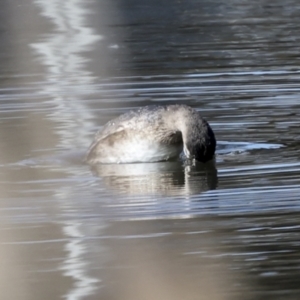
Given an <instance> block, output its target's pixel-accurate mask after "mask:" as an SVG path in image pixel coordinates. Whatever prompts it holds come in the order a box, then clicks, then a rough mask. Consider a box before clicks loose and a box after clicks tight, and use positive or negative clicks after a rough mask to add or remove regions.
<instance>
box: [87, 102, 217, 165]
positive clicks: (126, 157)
mask: <svg viewBox="0 0 300 300" xmlns="http://www.w3.org/2000/svg"><path fill="white" fill-rule="evenodd" d="M215 149H216V139H215V135H214V133H213V131H212V129H211V127H210V126H209V124H208V123H207V121H206V120H205V119H203V118H202V117H201V116H200V113H199V112H198V111H196V110H195V109H193V108H191V107H189V106H187V105H179V104H175V105H166V106H156V105H153V106H152V105H151V106H145V107H143V108H140V109H138V110H133V111H130V112H128V113H125V114H123V115H121V116H119V117H118V118H116V119H114V120H111V121H109V122H108V123H107V124H105V125H104V127H103V128H102V129H101V130H99V132H98V133H97V134H96V136H95V139H94V141H93V143H92V144H91V146H90V147H89V150H88V153H87V155H86V161H87V162H88V163H89V164H98V163H135V162H156V161H165V160H169V159H174V158H176V157H178V156H179V155H180V153H181V152H182V150H183V152H184V154H185V156H186V157H187V158H188V159H196V160H197V161H200V162H207V161H209V160H211V159H212V158H213V156H214V154H215Z"/></svg>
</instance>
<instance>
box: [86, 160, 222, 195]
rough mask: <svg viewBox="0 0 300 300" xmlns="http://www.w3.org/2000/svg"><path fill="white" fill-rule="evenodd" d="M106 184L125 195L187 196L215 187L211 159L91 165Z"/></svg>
mask: <svg viewBox="0 0 300 300" xmlns="http://www.w3.org/2000/svg"><path fill="white" fill-rule="evenodd" d="M92 172H93V173H94V174H95V175H97V176H99V177H100V178H101V179H102V181H103V184H104V185H105V187H106V188H108V189H110V190H113V191H115V192H117V193H122V194H126V195H153V194H157V195H166V196H172V195H176V196H188V195H195V194H199V193H201V192H204V191H207V190H212V189H215V188H216V187H217V183H218V177H217V169H216V167H215V163H214V162H213V161H211V162H209V163H206V164H202V163H196V164H193V165H192V164H187V163H183V162H182V161H172V162H160V163H136V164H99V165H96V166H93V167H92Z"/></svg>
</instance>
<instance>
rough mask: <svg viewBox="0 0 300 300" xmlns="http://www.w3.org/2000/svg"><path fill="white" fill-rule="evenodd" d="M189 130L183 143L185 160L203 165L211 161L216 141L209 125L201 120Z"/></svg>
mask: <svg viewBox="0 0 300 300" xmlns="http://www.w3.org/2000/svg"><path fill="white" fill-rule="evenodd" d="M189 128H190V129H189V130H188V131H187V136H186V141H185V143H184V153H185V155H186V156H187V158H189V159H196V160H197V161H199V162H203V163H205V162H207V161H209V160H211V159H212V158H213V157H214V154H215V150H216V139H215V135H214V132H213V131H212V129H211V127H210V126H209V124H208V123H207V122H206V121H205V120H204V119H202V118H201V119H200V120H198V122H197V123H194V124H193V125H191V126H189Z"/></svg>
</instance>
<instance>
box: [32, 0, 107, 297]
mask: <svg viewBox="0 0 300 300" xmlns="http://www.w3.org/2000/svg"><path fill="white" fill-rule="evenodd" d="M35 3H36V4H37V5H38V6H39V8H40V9H41V14H42V15H43V16H45V17H46V18H48V19H49V20H50V21H51V23H52V25H54V30H53V31H54V32H55V34H54V33H53V31H52V32H51V33H49V34H48V35H46V36H44V38H43V40H40V41H38V42H35V43H32V44H31V47H32V48H33V49H34V51H36V53H37V54H38V57H39V60H40V61H41V63H42V64H43V65H44V66H45V67H46V68H45V82H44V83H43V84H42V85H41V87H42V89H41V90H40V92H39V94H40V96H41V97H47V98H48V99H51V100H48V103H49V102H50V103H51V106H52V108H51V111H49V112H48V113H47V114H46V116H47V118H49V119H50V120H51V121H52V122H53V123H54V124H57V125H56V126H55V127H56V133H57V134H58V135H59V142H58V144H57V147H58V148H63V149H66V148H67V149H72V148H75V147H76V148H78V147H82V146H83V145H86V144H87V143H88V140H87V139H86V132H87V130H88V128H89V127H91V122H90V119H91V115H92V113H91V111H89V110H87V109H86V108H85V105H83V102H82V95H83V94H82V91H87V90H88V91H89V93H93V80H94V78H93V76H92V74H91V73H90V72H89V71H87V70H86V69H85V65H86V62H87V59H86V58H84V57H83V56H82V55H81V53H82V52H85V51H88V50H89V49H91V47H92V46H93V44H95V43H96V42H97V41H100V40H101V39H102V38H103V37H102V36H100V35H97V34H95V32H94V30H93V29H92V28H89V27H87V26H86V25H85V20H86V16H87V14H89V13H90V11H89V10H88V9H85V8H84V7H85V6H84V2H82V1H73V0H68V1H64V3H63V4H62V3H61V1H50V2H49V1H43V0H37V1H35ZM85 93H87V92H85ZM62 120H64V121H63V124H62ZM53 196H54V197H55V198H57V199H58V201H57V204H58V205H59V207H60V208H59V210H60V211H61V213H63V212H64V210H66V209H67V211H69V210H71V211H72V210H73V207H72V203H71V202H70V189H69V188H68V187H65V186H60V188H59V189H58V190H57V191H56V192H55V194H54V195H53ZM67 203H68V204H67ZM60 224H61V225H62V230H63V233H64V235H65V236H66V237H68V239H69V242H68V243H67V244H66V245H65V247H64V248H65V251H66V253H67V256H66V259H65V261H64V262H63V263H62V266H61V270H63V271H64V275H65V276H68V277H71V278H73V280H74V287H73V288H71V289H70V290H69V291H68V292H67V293H66V295H64V297H65V298H66V299H70V300H75V299H82V298H83V297H86V296H87V295H90V294H92V293H93V291H94V290H95V289H96V286H97V284H98V282H99V280H98V279H96V278H92V277H90V276H88V275H87V273H88V265H89V264H88V262H86V261H85V259H84V254H86V252H87V250H86V245H85V244H84V243H83V240H82V237H83V236H84V234H83V233H82V232H81V226H80V225H81V221H77V220H76V219H75V220H74V221H71V220H69V221H66V222H60Z"/></svg>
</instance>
